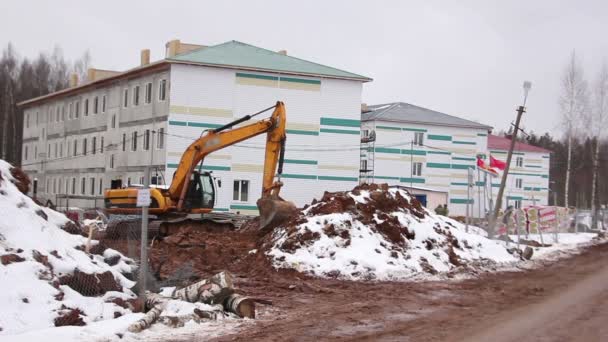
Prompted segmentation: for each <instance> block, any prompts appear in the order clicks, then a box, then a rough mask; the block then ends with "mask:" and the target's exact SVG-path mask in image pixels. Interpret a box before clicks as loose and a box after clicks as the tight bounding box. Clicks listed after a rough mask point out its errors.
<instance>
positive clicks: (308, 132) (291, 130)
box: [286, 129, 319, 135]
mask: <svg viewBox="0 0 608 342" xmlns="http://www.w3.org/2000/svg"><path fill="white" fill-rule="evenodd" d="M286 132H287V134H298V135H319V132H316V131H303V130H301V129H288V130H286Z"/></svg>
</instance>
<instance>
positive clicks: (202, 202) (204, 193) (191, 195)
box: [184, 171, 215, 209]
mask: <svg viewBox="0 0 608 342" xmlns="http://www.w3.org/2000/svg"><path fill="white" fill-rule="evenodd" d="M189 182H190V183H189V185H188V192H187V193H186V198H185V199H184V206H185V208H187V209H199V208H204V209H213V206H214V204H215V184H214V179H213V176H212V175H211V173H210V172H202V173H201V172H198V171H192V175H191V176H190V181H189Z"/></svg>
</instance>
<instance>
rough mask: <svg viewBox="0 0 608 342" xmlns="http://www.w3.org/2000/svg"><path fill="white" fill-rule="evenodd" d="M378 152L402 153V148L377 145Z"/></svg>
mask: <svg viewBox="0 0 608 342" xmlns="http://www.w3.org/2000/svg"><path fill="white" fill-rule="evenodd" d="M376 152H380V153H396V154H400V153H401V150H400V149H398V148H388V147H376Z"/></svg>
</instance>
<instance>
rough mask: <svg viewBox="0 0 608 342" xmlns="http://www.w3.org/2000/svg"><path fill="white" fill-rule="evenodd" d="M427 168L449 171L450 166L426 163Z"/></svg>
mask: <svg viewBox="0 0 608 342" xmlns="http://www.w3.org/2000/svg"><path fill="white" fill-rule="evenodd" d="M426 167H430V168H434V169H449V168H450V164H444V163H426Z"/></svg>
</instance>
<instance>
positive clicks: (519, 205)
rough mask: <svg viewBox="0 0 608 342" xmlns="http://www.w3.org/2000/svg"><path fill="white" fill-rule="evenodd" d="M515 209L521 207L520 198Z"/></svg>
mask: <svg viewBox="0 0 608 342" xmlns="http://www.w3.org/2000/svg"><path fill="white" fill-rule="evenodd" d="M515 209H521V201H520V200H517V201H515Z"/></svg>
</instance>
